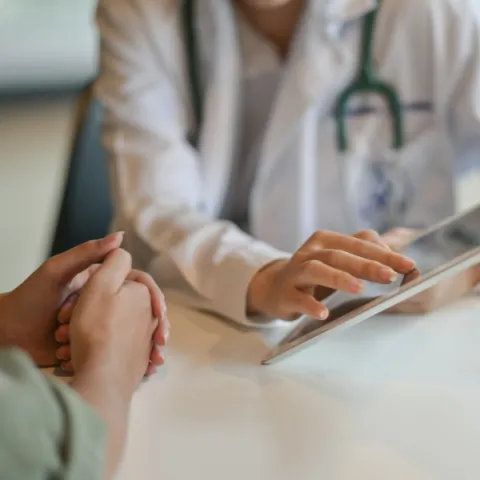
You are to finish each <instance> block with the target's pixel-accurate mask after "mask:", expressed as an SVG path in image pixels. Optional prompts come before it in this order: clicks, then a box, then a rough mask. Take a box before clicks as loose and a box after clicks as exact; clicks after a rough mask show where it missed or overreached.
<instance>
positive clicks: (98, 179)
mask: <svg viewBox="0 0 480 480" xmlns="http://www.w3.org/2000/svg"><path fill="white" fill-rule="evenodd" d="M101 122H102V107H101V105H100V104H99V103H98V102H97V101H96V100H95V98H94V97H93V93H92V88H91V87H88V88H87V89H86V90H85V91H84V93H83V94H82V96H81V98H80V100H79V105H78V117H77V124H76V132H75V136H74V139H73V145H72V149H71V153H70V161H69V169H68V173H67V180H66V185H65V190H64V194H63V199H62V204H61V208H60V213H59V217H58V222H57V227H56V231H55V234H54V239H53V245H52V249H51V254H52V255H56V254H58V253H61V252H64V251H65V250H68V249H69V248H72V247H74V246H76V245H79V244H80V243H83V242H85V241H88V240H92V239H95V238H101V237H103V236H104V235H105V234H106V233H107V232H108V228H109V224H110V221H111V218H112V201H111V195H110V184H109V178H108V158H107V154H106V152H105V150H104V148H103V145H102V141H101Z"/></svg>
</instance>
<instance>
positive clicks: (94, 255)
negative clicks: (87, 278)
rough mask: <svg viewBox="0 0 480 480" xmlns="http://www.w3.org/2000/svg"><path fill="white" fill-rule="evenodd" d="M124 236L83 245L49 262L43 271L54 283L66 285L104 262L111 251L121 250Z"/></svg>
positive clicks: (116, 234)
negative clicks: (92, 266) (95, 265)
mask: <svg viewBox="0 0 480 480" xmlns="http://www.w3.org/2000/svg"><path fill="white" fill-rule="evenodd" d="M123 235H124V234H123V232H117V233H112V234H111V235H108V236H107V237H105V238H102V239H99V240H91V241H89V242H86V243H83V244H81V245H79V246H78V247H74V248H72V249H70V250H67V251H66V252H63V253H61V254H59V255H56V256H55V257H52V258H50V259H49V260H47V262H46V263H45V264H44V269H43V270H44V272H45V273H46V274H47V276H48V277H49V278H50V279H51V280H52V281H53V282H54V283H56V284H57V285H65V284H67V283H68V282H70V281H71V280H72V279H73V278H74V277H75V276H76V275H78V274H79V273H81V272H83V271H84V270H86V269H87V268H89V267H90V266H91V265H92V264H94V263H98V262H101V261H103V259H104V258H105V257H106V256H107V255H108V254H109V253H110V252H111V251H113V250H115V249H117V248H119V247H120V245H121V244H122V241H123Z"/></svg>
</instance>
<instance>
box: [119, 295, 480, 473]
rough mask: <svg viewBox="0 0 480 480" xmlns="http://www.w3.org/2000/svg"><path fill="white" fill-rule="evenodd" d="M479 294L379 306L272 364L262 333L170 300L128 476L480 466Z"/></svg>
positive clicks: (132, 436)
mask: <svg viewBox="0 0 480 480" xmlns="http://www.w3.org/2000/svg"><path fill="white" fill-rule="evenodd" d="M478 317H480V299H473V298H472V299H467V300H465V301H464V302H462V303H461V304H460V305H457V306H456V307H454V308H450V309H447V310H444V311H443V312H441V313H437V314H435V315H432V316H429V317H423V318H408V317H407V318H406V317H403V318H402V317H383V318H381V317H378V318H374V319H371V320H370V321H367V322H365V323H363V324H361V325H358V326H357V327H354V328H352V329H351V330H348V331H346V332H342V333H340V334H336V335H332V336H330V337H328V339H325V340H323V341H322V342H321V343H318V344H317V345H316V346H314V347H312V348H311V349H309V350H307V351H305V352H304V353H301V354H299V355H298V356H295V357H292V358H291V359H289V360H286V361H285V362H283V363H280V364H278V365H275V366H271V367H261V366H259V365H258V361H259V359H260V358H261V357H262V355H263V354H264V352H265V351H266V347H265V344H264V339H263V338H262V336H261V335H260V334H258V333H252V332H249V333H245V332H239V331H238V330H235V329H234V328H232V327H231V326H229V325H227V324H225V323H222V322H221V321H218V320H216V319H213V318H210V317H208V316H205V315H200V314H198V313H192V312H191V311H188V310H185V309H182V308H180V307H175V306H171V307H170V319H171V321H172V324H173V331H172V334H173V337H172V342H171V345H170V347H169V351H168V364H167V366H166V367H165V368H164V370H162V371H161V372H160V373H159V374H158V375H157V376H156V377H154V378H153V379H151V380H150V381H148V382H146V383H145V384H144V385H143V386H142V387H141V389H140V390H139V392H138V393H137V395H136V397H135V399H134V402H133V410H132V415H131V421H130V433H129V441H128V447H127V452H126V458H125V461H124V465H123V468H122V470H121V474H120V477H119V478H120V479H121V480H124V479H125V480H126V479H128V480H131V479H137V478H138V479H142V480H149V479H152V480H153V479H164V480H183V479H185V480H186V479H206V478H208V479H210V480H217V479H218V480H225V479H228V480H237V479H238V480H246V479H248V480H270V479H271V480H294V479H299V480H310V479H311V480H377V479H378V480H397V479H398V480H407V479H408V480H417V479H418V480H419V479H421V480H427V479H428V480H444V479H455V480H459V479H461V480H463V479H477V478H480V318H478Z"/></svg>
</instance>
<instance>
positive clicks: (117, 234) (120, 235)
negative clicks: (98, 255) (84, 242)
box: [103, 231, 125, 244]
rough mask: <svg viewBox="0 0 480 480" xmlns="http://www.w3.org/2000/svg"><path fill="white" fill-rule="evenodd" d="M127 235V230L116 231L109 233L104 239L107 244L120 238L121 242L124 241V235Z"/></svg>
mask: <svg viewBox="0 0 480 480" xmlns="http://www.w3.org/2000/svg"><path fill="white" fill-rule="evenodd" d="M124 235H125V232H122V231H120V232H115V233H111V234H110V235H107V236H106V237H105V238H104V239H103V241H104V242H105V243H106V244H109V243H111V242H114V241H118V240H120V243H121V242H123V237H124Z"/></svg>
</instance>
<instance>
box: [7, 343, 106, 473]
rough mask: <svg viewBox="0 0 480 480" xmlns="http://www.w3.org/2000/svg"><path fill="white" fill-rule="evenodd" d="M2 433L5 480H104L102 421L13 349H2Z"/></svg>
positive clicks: (61, 385)
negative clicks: (102, 479)
mask: <svg viewBox="0 0 480 480" xmlns="http://www.w3.org/2000/svg"><path fill="white" fill-rule="evenodd" d="M0 432H1V435H0V478H5V479H15V480H16V479H18V480H20V479H21V480H46V479H48V480H51V479H62V480H63V479H65V480H77V479H78V480H90V479H92V480H97V479H101V478H102V477H103V472H104V465H105V458H106V431H105V427H104V425H103V423H102V422H101V420H100V418H99V417H98V416H97V414H96V413H94V412H93V411H92V410H91V409H90V407H89V406H88V405H86V404H85V403H84V402H83V400H82V399H81V398H80V397H79V396H78V395H77V394H76V393H75V392H74V391H73V390H71V389H70V388H69V387H68V386H66V385H63V384H62V383H60V382H57V381H56V380H55V379H50V378H48V377H46V376H44V375H43V374H42V373H41V372H40V371H39V370H38V369H37V368H36V367H35V366H34V365H33V363H32V362H31V361H30V360H29V358H28V357H27V356H26V355H25V354H24V353H22V352H20V351H18V350H13V349H5V350H0Z"/></svg>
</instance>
